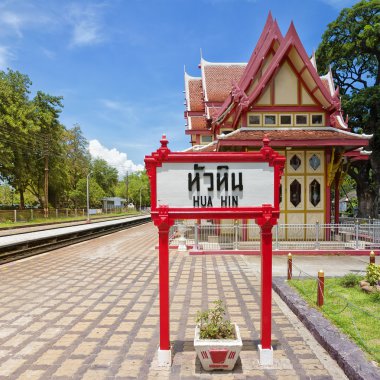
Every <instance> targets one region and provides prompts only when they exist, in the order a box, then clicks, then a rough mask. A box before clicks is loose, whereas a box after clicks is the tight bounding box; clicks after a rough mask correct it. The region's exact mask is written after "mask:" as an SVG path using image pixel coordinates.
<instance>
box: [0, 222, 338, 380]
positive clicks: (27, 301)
mask: <svg viewBox="0 0 380 380" xmlns="http://www.w3.org/2000/svg"><path fill="white" fill-rule="evenodd" d="M156 244H157V229H156V228H155V227H154V226H153V225H152V223H148V224H144V225H140V226H136V227H133V228H130V229H127V230H123V231H120V232H116V233H114V234H112V235H106V236H103V237H100V238H96V239H93V240H87V241H85V242H81V243H78V244H75V245H72V246H68V247H64V248H60V249H57V250H54V251H50V252H48V253H44V254H41V255H38V256H33V257H31V258H27V259H23V260H19V261H16V262H12V263H8V264H4V265H1V266H0V278H1V280H0V380H16V379H20V380H25V379H33V380H41V379H43V380H45V379H46V380H68V379H75V380H77V379H78V380H79V379H85V380H88V379H90V380H101V379H109V380H110V379H119V380H122V379H175V380H177V379H188V380H190V379H252V378H255V379H256V378H257V379H344V378H345V376H344V374H343V372H342V371H341V370H340V368H339V367H338V366H337V364H336V363H335V361H333V360H332V359H331V358H330V357H329V355H328V354H327V353H326V352H325V351H324V350H323V349H322V348H321V347H320V345H319V344H318V343H317V342H316V341H315V340H314V338H313V337H312V336H311V335H310V333H309V332H308V331H307V330H306V329H305V328H304V327H303V325H302V323H301V322H299V321H298V319H297V318H296V317H295V316H294V315H293V314H292V313H291V312H290V310H289V309H288V308H287V306H286V305H285V304H284V303H283V302H282V301H281V300H280V298H279V297H277V296H276V295H275V294H274V296H273V336H272V339H273V347H274V365H273V366H271V367H260V365H259V363H258V352H257V343H258V341H259V335H260V309H259V307H260V306H259V305H260V302H259V299H260V286H259V284H260V281H259V275H258V273H257V271H256V266H254V267H253V263H252V262H248V261H247V260H245V259H244V258H243V257H242V256H238V255H235V256H202V257H201V256H189V255H188V254H187V253H183V252H177V251H175V250H173V251H171V253H170V279H171V293H170V294H171V341H172V345H173V351H174V356H173V366H172V367H171V368H170V369H166V368H159V367H158V366H157V357H156V351H157V347H158V341H159V328H158V326H159V325H158V324H159V309H158V306H159V304H158V254H157V251H156V250H155V246H156ZM216 299H222V300H224V301H225V302H226V304H227V309H228V313H229V317H230V318H231V319H232V320H233V321H234V322H236V323H238V324H239V326H240V330H241V333H242V339H243V342H244V347H243V351H242V352H241V355H240V356H241V358H240V359H239V361H238V363H237V367H236V368H235V370H234V371H233V372H232V373H223V372H218V371H216V372H213V373H206V372H204V371H203V370H202V369H201V367H200V363H199V361H198V360H197V359H196V356H195V351H194V348H193V334H194V326H195V321H194V320H195V316H196V312H197V311H198V310H200V309H202V308H203V309H204V308H206V307H207V306H208V304H209V303H210V302H212V301H214V300H216Z"/></svg>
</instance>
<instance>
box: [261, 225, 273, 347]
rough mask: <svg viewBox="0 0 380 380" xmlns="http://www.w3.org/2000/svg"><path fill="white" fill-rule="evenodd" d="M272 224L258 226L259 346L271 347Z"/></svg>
mask: <svg viewBox="0 0 380 380" xmlns="http://www.w3.org/2000/svg"><path fill="white" fill-rule="evenodd" d="M272 227H273V226H272V225H271V224H264V225H262V226H260V235H261V346H262V348H263V349H270V348H271V335H272Z"/></svg>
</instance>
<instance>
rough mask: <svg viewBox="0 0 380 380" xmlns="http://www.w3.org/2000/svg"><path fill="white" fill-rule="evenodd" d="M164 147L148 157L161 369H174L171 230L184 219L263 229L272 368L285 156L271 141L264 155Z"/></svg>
mask: <svg viewBox="0 0 380 380" xmlns="http://www.w3.org/2000/svg"><path fill="white" fill-rule="evenodd" d="M160 142H161V147H160V148H159V149H157V151H156V152H153V153H152V154H151V155H150V156H146V157H145V165H146V169H147V172H148V176H149V179H150V185H151V215H152V220H153V222H154V224H155V225H156V226H157V227H158V234H159V291H160V346H159V349H158V362H159V365H161V366H170V365H171V347H170V317H169V308H170V305H169V229H170V227H171V226H172V225H173V224H174V221H175V220H178V219H254V220H255V221H256V223H257V224H258V225H259V226H260V236H261V344H260V345H259V352H260V364H266V365H267V364H272V363H273V350H272V346H271V332H272V328H271V321H272V227H273V226H274V225H275V224H276V223H277V220H278V218H279V214H280V208H279V198H280V193H279V192H280V180H281V175H282V173H283V168H284V164H285V157H283V156H281V155H279V154H278V153H277V152H275V151H274V150H273V149H272V148H271V147H270V146H269V139H267V138H264V139H263V147H262V148H261V149H260V151H258V152H248V153H236V152H233V153H223V152H213V153H202V152H198V153H194V152H171V151H170V149H169V148H168V147H167V145H168V140H167V139H166V137H165V136H163V137H162V139H161V140H160Z"/></svg>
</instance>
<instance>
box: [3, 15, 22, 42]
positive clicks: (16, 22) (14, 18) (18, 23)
mask: <svg viewBox="0 0 380 380" xmlns="http://www.w3.org/2000/svg"><path fill="white" fill-rule="evenodd" d="M0 22H1V23H2V24H5V26H7V27H10V28H12V29H13V30H14V31H15V32H16V34H17V36H18V37H22V32H21V27H22V26H23V23H24V22H23V20H22V18H21V17H20V15H18V14H16V13H15V12H11V11H3V12H1V14H0Z"/></svg>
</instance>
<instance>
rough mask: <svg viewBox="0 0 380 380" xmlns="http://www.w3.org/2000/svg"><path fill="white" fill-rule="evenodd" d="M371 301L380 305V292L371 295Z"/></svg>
mask: <svg viewBox="0 0 380 380" xmlns="http://www.w3.org/2000/svg"><path fill="white" fill-rule="evenodd" d="M371 300H372V301H373V302H376V303H380V291H376V292H373V293H371Z"/></svg>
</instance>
